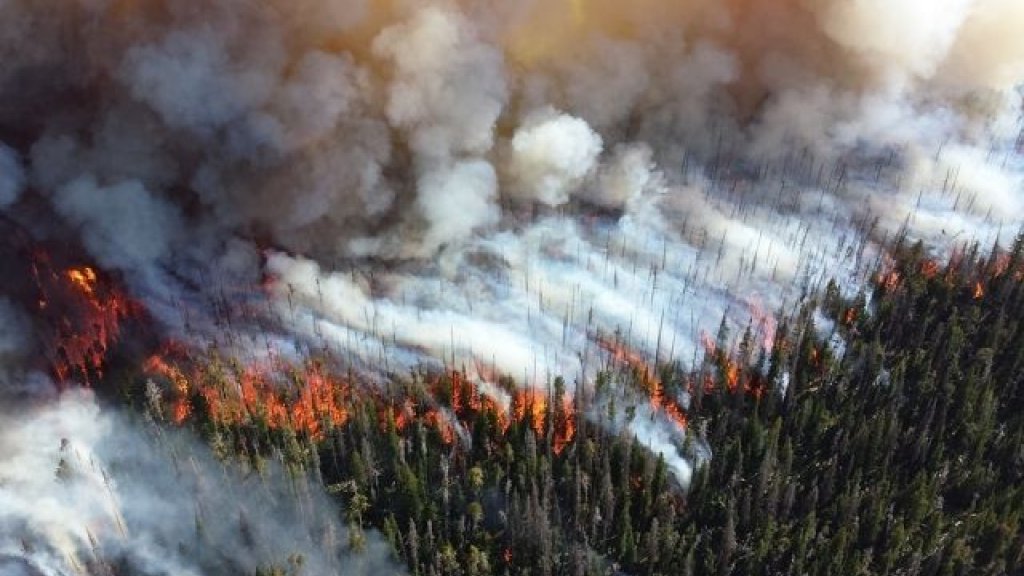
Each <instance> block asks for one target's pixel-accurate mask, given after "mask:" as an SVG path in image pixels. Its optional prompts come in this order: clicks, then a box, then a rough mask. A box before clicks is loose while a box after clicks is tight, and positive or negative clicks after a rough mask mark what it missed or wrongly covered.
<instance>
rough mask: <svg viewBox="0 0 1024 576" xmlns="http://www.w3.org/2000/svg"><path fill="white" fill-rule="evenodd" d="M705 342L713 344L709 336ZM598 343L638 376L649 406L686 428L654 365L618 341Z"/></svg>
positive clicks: (682, 412)
mask: <svg viewBox="0 0 1024 576" xmlns="http://www.w3.org/2000/svg"><path fill="white" fill-rule="evenodd" d="M705 336H706V334H704V333H701V337H702V340H705V338H704V337H705ZM706 343H709V344H710V345H711V346H712V347H714V345H715V344H714V342H713V341H712V340H711V339H710V338H707V339H706ZM598 344H599V345H600V346H601V347H602V348H604V349H605V350H607V351H609V352H610V353H611V354H612V359H613V360H614V361H616V362H618V363H620V364H624V365H626V366H628V367H630V368H631V369H632V370H633V371H634V373H636V374H637V375H639V376H640V383H641V385H642V386H643V387H644V390H645V391H646V392H647V397H648V400H649V401H650V403H651V408H652V409H653V410H654V411H655V412H656V413H662V414H664V415H665V416H666V417H668V419H669V420H671V421H672V422H674V423H675V424H676V425H677V426H679V427H680V428H682V429H685V428H686V425H687V423H688V419H687V417H686V413H685V412H684V411H683V408H682V406H680V405H679V404H678V403H677V402H676V400H675V399H674V398H671V397H669V396H666V395H665V389H664V384H663V383H662V381H661V378H659V377H658V375H657V372H656V371H655V370H654V367H652V366H651V365H650V364H649V363H648V362H647V361H646V360H645V359H644V357H643V356H642V355H640V354H639V353H637V352H635V351H633V350H630V349H628V348H626V347H625V346H623V345H622V344H621V343H619V342H615V341H610V340H605V339H601V340H598Z"/></svg>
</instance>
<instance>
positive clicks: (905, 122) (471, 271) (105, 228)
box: [0, 0, 1024, 482]
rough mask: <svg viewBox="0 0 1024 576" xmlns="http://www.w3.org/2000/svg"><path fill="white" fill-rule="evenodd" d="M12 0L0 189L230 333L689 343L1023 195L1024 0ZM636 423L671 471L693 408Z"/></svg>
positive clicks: (505, 359)
mask: <svg viewBox="0 0 1024 576" xmlns="http://www.w3.org/2000/svg"><path fill="white" fill-rule="evenodd" d="M0 10H2V12H3V16H4V17H3V18H2V19H0V57H2V58H3V60H4V63H5V66H4V68H3V70H0V141H2V142H3V144H2V145H0V210H3V213H4V217H5V218H8V219H10V220H12V221H14V222H17V223H18V224H19V225H20V226H22V227H24V228H25V229H27V230H30V231H32V233H33V234H36V235H37V236H38V237H47V238H50V237H57V238H72V239H76V240H77V242H78V243H79V244H80V245H81V246H82V247H83V248H84V249H85V250H86V251H87V252H88V253H89V254H90V255H91V257H92V258H94V259H95V261H96V262H97V263H99V264H100V265H102V266H103V267H105V268H108V269H111V270H116V271H118V272H119V274H121V275H123V277H124V278H125V281H126V283H127V284H128V286H129V287H130V288H131V290H132V292H133V294H134V295H135V296H136V297H138V298H140V299H141V300H142V301H143V302H144V303H145V304H146V305H147V306H148V308H149V309H150V310H151V312H152V313H153V315H154V316H155V317H156V318H157V319H158V320H160V322H161V323H162V325H163V326H162V327H163V328H164V329H165V330H166V331H167V333H168V334H169V335H172V336H174V337H175V338H176V339H179V340H183V341H186V342H191V343H193V344H195V345H197V346H199V345H206V344H207V343H209V342H211V341H215V342H218V343H221V344H223V343H224V342H225V341H228V342H230V343H231V346H230V347H232V348H235V349H236V350H235V351H236V352H238V353H239V354H240V355H243V356H244V355H246V354H258V353H263V352H257V351H254V349H262V350H265V349H266V348H273V347H278V348H281V349H282V350H280V351H279V353H282V354H297V355H301V354H303V353H305V352H306V351H307V350H308V349H310V348H313V347H315V348H317V349H322V348H326V349H329V350H331V351H333V352H336V353H338V354H339V356H340V357H343V358H346V359H349V360H351V361H352V362H353V363H355V364H359V365H360V366H361V367H363V368H367V369H369V370H373V369H377V370H383V371H392V370H396V369H402V370H405V369H409V368H412V367H417V366H423V365H428V366H432V367H436V366H438V365H440V364H441V363H442V362H448V361H451V360H453V359H454V360H455V362H456V363H457V364H459V365H463V364H464V365H467V366H474V365H477V364H485V365H488V366H490V367H493V368H495V369H497V370H499V371H501V372H503V373H506V374H510V375H513V376H515V377H516V378H518V379H519V380H521V381H522V382H523V383H524V384H539V383H542V382H543V381H544V380H545V379H546V378H548V377H551V376H554V375H556V374H562V375H565V376H567V377H569V379H570V380H571V381H575V382H576V383H577V385H580V386H587V385H588V383H589V382H590V381H591V380H592V379H593V377H594V374H595V372H596V370H597V369H599V367H600V366H601V365H602V358H601V357H602V354H604V353H603V352H602V351H601V349H600V347H598V346H595V340H596V339H597V338H598V337H599V336H601V335H607V334H613V333H618V334H621V335H622V336H623V338H624V340H625V341H626V342H628V344H629V346H630V347H632V348H635V349H637V350H638V351H640V352H641V353H644V354H646V355H648V356H649V357H651V358H652V359H659V360H679V361H681V362H683V363H687V364H690V363H694V362H697V361H699V359H700V357H701V355H702V353H703V352H702V348H701V346H700V343H699V342H700V334H701V333H702V332H713V331H714V329H715V328H716V327H717V326H718V323H719V321H720V320H721V318H722V317H723V316H725V317H726V318H727V323H728V324H729V326H730V327H732V328H734V329H737V330H734V332H736V331H740V330H742V329H743V327H745V326H746V325H747V324H748V323H762V324H763V323H764V322H765V321H764V320H763V316H764V309H766V310H773V309H775V308H776V307H780V306H791V305H793V304H794V303H796V302H797V301H799V300H800V298H802V297H804V295H806V294H807V293H809V292H811V291H813V290H815V289H816V288H818V287H820V286H822V285H823V283H824V282H826V281H827V280H828V279H829V278H837V279H838V280H840V281H841V283H842V284H843V285H844V286H847V287H849V290H851V291H856V290H857V289H858V288H859V287H861V286H863V280H864V277H865V271H866V270H867V269H868V268H870V266H871V265H872V263H873V262H875V261H876V258H877V257H878V251H879V246H880V240H883V239H884V238H887V237H892V236H893V235H895V234H898V233H906V234H907V235H909V236H910V237H912V238H919V239H923V240H926V241H927V242H928V243H929V246H930V247H931V249H932V250H933V251H934V253H935V254H936V255H938V256H942V255H946V254H948V253H949V252H950V251H951V250H953V249H954V248H955V247H956V246H958V245H960V244H962V243H964V242H966V241H969V240H977V241H980V242H982V243H986V244H992V243H994V242H996V241H997V240H998V241H1002V242H1004V243H1005V242H1006V241H1008V239H1009V238H1010V237H1011V236H1012V235H1013V234H1014V233H1015V232H1016V229H1017V228H1018V227H1019V226H1020V225H1021V222H1022V220H1024V218H1022V212H1024V198H1022V192H1021V189H1022V184H1024V180H1022V178H1024V161H1022V159H1021V156H1020V145H1019V138H1018V136H1019V134H1020V121H1019V112H1020V107H1021V92H1020V88H1019V86H1020V85H1021V83H1022V81H1024V36H1022V35H1020V34H1019V33H1018V30H1017V28H1018V26H1016V25H1015V23H1018V22H1020V21H1022V20H1024V8H1022V6H1021V4H1020V2H1018V1H1017V0H941V1H938V2H936V1H934V0H932V1H925V0H895V1H893V0H890V1H887V2H882V1H881V0H877V1H876V0H870V1H861V2H848V1H845V0H825V1H821V2H813V3H808V2H804V1H802V0H770V1H765V2H753V3H752V2H748V1H746V0H727V1H724V2H723V1H720V0H686V1H683V2H678V1H669V0H637V1H634V2H618V1H614V0H555V1H550V2H531V1H514V2H504V3H500V4H499V5H495V4H494V3H485V2H476V1H472V0H464V1H455V0H450V1H445V0H437V1H429V0H410V1H405V0H402V1H394V2H365V1H357V0H341V1H337V0H335V1H326V0H303V2H301V3H299V4H295V3H294V2H284V1H283V0H272V1H269V2H266V1H265V2H255V1H250V0H231V1H229V2H208V1H201V2H190V3H182V2H177V1H174V0H143V1H139V2H116V1H109V2H108V1H90V2H74V3H71V4H70V5H69V6H68V7H67V9H66V10H60V11H57V12H58V13H55V11H54V10H53V9H52V6H51V5H50V4H49V3H46V2H43V1H42V0H9V1H8V2H5V3H4V4H3V5H2V7H0ZM263 279H266V280H268V282H267V288H268V291H267V293H266V297H268V298H269V300H270V301H269V303H265V302H262V301H261V305H258V306H251V305H250V302H248V301H245V302H235V303H234V304H237V305H238V306H237V307H238V308H242V309H244V310H245V312H244V313H241V314H242V315H245V318H244V319H243V320H241V321H234V322H224V321H223V318H222V317H223V314H224V312H223V310H221V307H218V311H217V312H214V310H213V308H214V307H213V306H211V305H210V301H211V300H218V301H221V300H224V299H225V298H227V297H226V296H224V294H223V293H224V292H225V291H227V290H226V288H225V287H231V288H237V287H239V286H242V287H247V288H249V290H245V289H243V290H241V292H243V293H245V294H247V295H248V296H246V298H252V299H260V298H263V297H264V294H263V293H259V292H257V290H256V289H255V287H256V285H257V284H258V283H259V282H260V280H263ZM231 293H232V294H235V293H234V292H231ZM254 294H255V295H254ZM12 298H13V297H12ZM239 299H241V298H239ZM12 302H13V299H12ZM12 306H13V305H12ZM15 308H16V307H15ZM12 309H14V308H12ZM183 309H184V310H187V315H188V319H187V321H186V320H184V319H183V318H182V316H183V314H184V313H183V312H182V310H183ZM254 309H256V310H258V311H257V312H253V310H254ZM0 314H3V315H4V316H7V315H9V314H14V313H13V312H10V313H9V312H7V311H4V310H3V308H0ZM22 316H24V314H22ZM253 317H256V318H253ZM25 322H27V323H29V324H31V317H28V319H27V320H25ZM14 325H16V324H12V326H14ZM229 332H230V333H231V336H230V338H228V337H225V333H229ZM270 332H273V333H272V334H270ZM765 332H766V333H767V332H770V330H768V329H767V328H766V329H765ZM766 337H767V336H766ZM0 342H2V341H0ZM14 349H15V348H14V347H10V346H8V347H6V348H4V347H3V345H2V344H0V354H2V355H4V358H7V357H11V358H13V357H14V355H13V352H4V350H14ZM26 354H29V355H30V353H28V352H26ZM12 362H13V361H12ZM382 363H383V364H385V366H384V367H381V366H380V365H381V364H382ZM4 369H7V368H4ZM641 402H642V401H641ZM622 425H623V426H627V427H630V429H631V430H633V431H634V432H635V433H637V434H638V435H641V436H642V437H644V438H646V439H647V440H645V442H648V444H650V445H651V446H652V448H653V449H656V450H658V451H661V452H664V453H668V454H670V455H673V458H671V459H670V460H671V461H673V462H676V461H678V462H680V463H679V464H678V466H676V467H675V468H677V473H678V476H679V477H680V479H682V480H683V481H684V482H685V478H687V477H688V475H689V468H688V467H687V466H685V465H684V463H685V462H686V455H681V453H680V452H679V449H678V446H676V444H677V443H678V442H677V440H678V436H679V435H680V433H679V431H675V432H673V433H667V432H666V431H665V430H660V431H659V429H657V428H651V427H650V426H649V425H647V424H645V425H644V426H645V427H644V428H643V429H640V428H639V425H636V424H631V423H622Z"/></svg>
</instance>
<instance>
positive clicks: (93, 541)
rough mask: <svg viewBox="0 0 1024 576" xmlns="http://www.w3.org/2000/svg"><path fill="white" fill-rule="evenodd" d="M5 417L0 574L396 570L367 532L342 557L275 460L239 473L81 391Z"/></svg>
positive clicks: (319, 508)
mask: <svg viewBox="0 0 1024 576" xmlns="http://www.w3.org/2000/svg"><path fill="white" fill-rule="evenodd" d="M3 417H4V429H3V431H2V432H0V463H2V466H0V559H2V560H0V574H5V575H14V574H19V573H28V574H46V575H70V574H110V573H112V572H111V570H112V569H113V570H115V572H116V573H122V572H124V571H128V572H130V573H131V574H152V575H156V574H180V575H183V576H184V575H199V574H212V573H216V574H232V573H237V574H252V573H254V572H255V571H256V569H257V568H264V569H267V568H270V567H272V566H278V567H281V568H288V569H289V573H297V574H374V575H376V574H398V573H401V570H400V569H398V568H397V567H396V566H395V565H393V564H392V563H391V562H390V561H389V560H387V558H388V553H387V551H386V544H384V543H383V542H382V541H380V540H379V539H378V538H377V537H376V536H375V535H373V534H369V535H368V538H369V539H368V541H367V542H368V549H367V551H366V553H362V554H348V553H347V546H348V540H347V538H348V536H347V529H344V528H342V527H341V526H340V525H339V523H338V520H337V518H336V515H337V513H336V512H332V511H335V510H336V507H335V506H334V505H332V504H331V503H330V502H328V501H327V499H326V496H325V495H324V494H323V493H322V492H321V491H320V490H319V487H314V486H313V485H311V484H309V483H307V482H306V481H304V480H302V479H301V478H288V477H287V476H286V475H285V474H284V473H283V472H281V471H280V470H276V467H275V466H274V465H271V466H270V467H269V468H268V469H266V470H263V471H257V470H250V471H249V472H248V473H247V474H244V475H243V474H242V473H240V472H239V471H238V470H237V466H232V465H230V464H228V465H225V464H223V463H220V462H217V461H216V460H214V459H213V458H212V456H211V455H209V454H207V453H206V452H205V451H204V450H202V449H201V448H198V447H197V446H194V445H191V443H190V441H189V440H188V439H186V438H184V437H183V436H182V435H180V434H177V433H168V432H167V431H158V430H157V429H156V428H155V427H154V428H153V429H152V430H150V431H148V432H147V431H143V430H142V429H141V428H140V427H139V424H132V423H130V422H128V421H127V420H125V419H122V418H120V417H118V416H117V415H116V414H115V413H113V412H111V411H109V410H101V409H100V407H99V405H98V403H97V401H96V400H95V399H94V398H93V397H92V395H91V394H90V393H88V392H74V393H68V394H65V395H63V396H61V397H60V398H59V400H57V401H55V402H52V403H46V404H44V405H38V406H34V407H32V408H30V409H28V410H25V411H24V412H23V413H21V414H17V415H15V414H9V413H8V414H4V415H3ZM28 567H31V568H32V570H29V569H28ZM19 569H20V570H21V572H18V570H19ZM33 570H34V571H33ZM293 571H294V572H293Z"/></svg>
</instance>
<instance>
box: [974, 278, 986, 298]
mask: <svg viewBox="0 0 1024 576" xmlns="http://www.w3.org/2000/svg"><path fill="white" fill-rule="evenodd" d="M984 297H985V287H984V286H982V284H981V281H980V280H979V281H977V282H975V283H974V299H975V300H981V299H982V298H984Z"/></svg>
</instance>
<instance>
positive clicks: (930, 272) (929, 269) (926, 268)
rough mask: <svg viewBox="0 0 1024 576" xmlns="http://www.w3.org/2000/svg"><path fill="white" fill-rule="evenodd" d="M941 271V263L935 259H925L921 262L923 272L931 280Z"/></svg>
mask: <svg viewBox="0 0 1024 576" xmlns="http://www.w3.org/2000/svg"><path fill="white" fill-rule="evenodd" d="M938 272H939V263H938V262H936V261H935V260H925V261H924V262H922V263H921V274H922V275H923V276H924V277H925V278H927V279H929V280H931V279H932V278H934V277H935V275H936V274H938Z"/></svg>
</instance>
